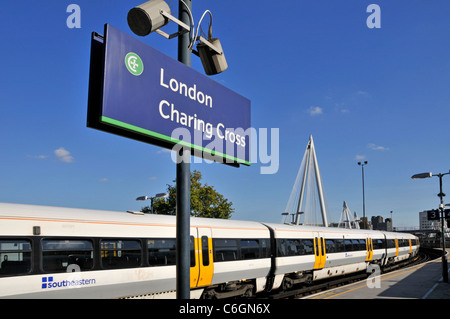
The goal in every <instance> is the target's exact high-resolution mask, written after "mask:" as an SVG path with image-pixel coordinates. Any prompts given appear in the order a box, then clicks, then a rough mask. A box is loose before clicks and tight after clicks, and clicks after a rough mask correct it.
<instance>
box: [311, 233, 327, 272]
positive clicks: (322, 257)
mask: <svg viewBox="0 0 450 319" xmlns="http://www.w3.org/2000/svg"><path fill="white" fill-rule="evenodd" d="M314 254H315V257H316V260H315V262H314V268H313V269H322V268H323V267H325V262H326V260H327V257H326V251H325V239H323V237H319V236H318V235H317V237H314Z"/></svg>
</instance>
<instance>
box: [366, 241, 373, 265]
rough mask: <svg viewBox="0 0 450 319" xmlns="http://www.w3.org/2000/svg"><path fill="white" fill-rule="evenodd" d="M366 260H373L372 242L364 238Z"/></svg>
mask: <svg viewBox="0 0 450 319" xmlns="http://www.w3.org/2000/svg"><path fill="white" fill-rule="evenodd" d="M366 247H367V258H366V261H371V260H372V258H373V240H372V238H366Z"/></svg>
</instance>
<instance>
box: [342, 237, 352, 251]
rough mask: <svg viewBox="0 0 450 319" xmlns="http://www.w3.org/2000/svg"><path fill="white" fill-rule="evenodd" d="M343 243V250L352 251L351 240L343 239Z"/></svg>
mask: <svg viewBox="0 0 450 319" xmlns="http://www.w3.org/2000/svg"><path fill="white" fill-rule="evenodd" d="M344 243H345V251H352V250H353V245H352V241H351V240H350V239H346V240H345V241H344Z"/></svg>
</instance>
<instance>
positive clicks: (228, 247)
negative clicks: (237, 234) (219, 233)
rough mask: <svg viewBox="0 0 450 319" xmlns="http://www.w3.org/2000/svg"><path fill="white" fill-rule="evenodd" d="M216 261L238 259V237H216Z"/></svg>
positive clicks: (214, 241) (214, 243) (214, 242)
mask: <svg viewBox="0 0 450 319" xmlns="http://www.w3.org/2000/svg"><path fill="white" fill-rule="evenodd" d="M213 245H214V261H215V262H220V261H231V260H237V259H238V246H237V240H236V239H216V238H215V239H214V240H213Z"/></svg>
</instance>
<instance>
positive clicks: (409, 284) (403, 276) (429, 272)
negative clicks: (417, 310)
mask: <svg viewBox="0 0 450 319" xmlns="http://www.w3.org/2000/svg"><path fill="white" fill-rule="evenodd" d="M447 256H449V255H447ZM304 299H450V284H449V283H444V282H442V261H441V258H439V259H438V260H434V261H430V262H427V263H424V264H420V265H416V266H412V267H409V268H404V269H400V270H397V271H394V272H390V273H387V274H383V275H381V276H371V277H369V278H368V279H367V280H363V281H360V282H358V283H354V284H351V285H347V286H343V287H339V288H335V289H332V290H329V291H325V292H322V293H318V294H315V295H311V296H307V297H304Z"/></svg>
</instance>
